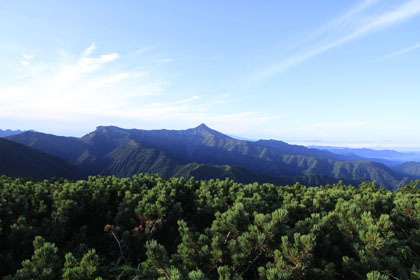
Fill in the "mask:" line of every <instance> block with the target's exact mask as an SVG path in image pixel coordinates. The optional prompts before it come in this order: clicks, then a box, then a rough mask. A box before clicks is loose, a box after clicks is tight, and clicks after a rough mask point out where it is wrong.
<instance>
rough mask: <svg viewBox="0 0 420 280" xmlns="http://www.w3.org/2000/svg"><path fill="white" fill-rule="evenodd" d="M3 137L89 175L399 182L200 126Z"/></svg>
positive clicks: (315, 153)
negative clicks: (228, 176)
mask: <svg viewBox="0 0 420 280" xmlns="http://www.w3.org/2000/svg"><path fill="white" fill-rule="evenodd" d="M8 139H10V140H12V141H16V142H18V143H21V144H24V145H27V146H29V147H32V148H35V149H38V150H40V151H43V152H46V153H49V154H52V155H55V156H58V157H60V158H62V159H64V160H66V161H67V162H69V163H71V164H74V165H76V166H77V167H79V168H80V169H81V170H83V171H84V172H85V174H91V175H94V174H103V175H117V176H130V175H133V174H136V173H140V172H147V173H159V174H161V175H163V176H165V177H170V176H184V177H189V176H196V177H201V178H207V177H206V176H207V175H208V174H214V176H215V178H220V177H224V176H225V174H226V176H227V174H229V175H230V176H236V178H242V181H259V182H273V181H276V180H283V181H284V180H286V179H285V178H286V177H288V178H289V179H292V180H296V178H301V180H302V181H304V180H309V179H308V178H310V177H311V176H312V180H313V178H314V177H313V176H318V179H319V180H321V179H320V178H322V180H324V181H328V180H330V181H331V179H333V180H335V181H337V180H338V179H343V180H361V179H364V180H376V181H377V182H378V183H379V184H381V185H384V186H387V187H389V188H393V187H396V186H398V184H399V183H400V182H401V181H402V180H403V179H404V175H402V174H400V173H397V172H395V171H393V170H391V169H390V168H388V167H387V166H385V165H383V164H380V163H375V162H369V161H348V159H349V157H346V156H343V155H337V154H334V153H331V152H329V151H322V150H318V149H309V148H306V147H304V146H298V145H289V144H287V143H285V142H281V141H276V140H259V141H256V142H251V141H244V140H237V139H234V138H232V137H229V136H227V135H225V134H222V133H220V132H218V131H216V130H213V129H211V128H209V127H207V126H206V125H205V124H201V125H200V126H198V127H196V128H191V129H186V130H165V129H162V130H141V129H123V128H119V127H115V126H99V127H97V129H96V130H95V131H93V132H91V133H89V134H87V135H85V136H83V137H81V138H75V137H60V136H55V135H49V134H43V133H38V132H25V133H22V134H19V135H14V136H10V137H8ZM354 158H359V157H357V156H354ZM204 170H206V171H205V172H204ZM206 174H207V175H206ZM308 176H309V177H308ZM303 178H306V179H303ZM326 178H327V179H326ZM234 179H235V178H234ZM239 181H240V180H239Z"/></svg>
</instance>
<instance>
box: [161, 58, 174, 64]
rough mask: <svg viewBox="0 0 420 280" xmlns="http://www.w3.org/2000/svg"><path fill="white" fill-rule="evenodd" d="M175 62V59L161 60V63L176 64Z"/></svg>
mask: <svg viewBox="0 0 420 280" xmlns="http://www.w3.org/2000/svg"><path fill="white" fill-rule="evenodd" d="M174 61H175V59H173V58H161V59H159V62H160V63H170V62H174Z"/></svg>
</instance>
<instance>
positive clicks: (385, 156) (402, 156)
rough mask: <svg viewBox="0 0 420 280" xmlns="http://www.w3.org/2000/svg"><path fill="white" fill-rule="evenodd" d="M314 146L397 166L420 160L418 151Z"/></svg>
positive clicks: (339, 153)
mask: <svg viewBox="0 0 420 280" xmlns="http://www.w3.org/2000/svg"><path fill="white" fill-rule="evenodd" d="M311 147H312V148H316V149H322V150H325V151H329V152H331V153H334V154H338V155H344V156H352V155H353V156H359V157H362V158H365V159H368V160H373V161H377V162H382V163H384V164H386V165H388V166H395V165H398V164H400V163H402V162H407V161H418V162H420V153H418V152H407V153H403V152H397V151H394V150H373V149H366V148H362V149H354V148H341V147H330V146H311Z"/></svg>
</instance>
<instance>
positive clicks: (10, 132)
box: [0, 129, 24, 138]
mask: <svg viewBox="0 0 420 280" xmlns="http://www.w3.org/2000/svg"><path fill="white" fill-rule="evenodd" d="M22 132H24V131H23V130H19V129H18V130H11V129H6V130H1V129H0V138H1V137H7V136H10V135H16V134H20V133H22Z"/></svg>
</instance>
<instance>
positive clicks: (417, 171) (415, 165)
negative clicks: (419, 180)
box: [393, 161, 420, 177]
mask: <svg viewBox="0 0 420 280" xmlns="http://www.w3.org/2000/svg"><path fill="white" fill-rule="evenodd" d="M393 169H394V170H395V171H397V172H400V173H402V174H405V175H411V176H416V177H419V176H420V162H414V161H410V162H405V163H402V164H400V165H397V166H395V167H393Z"/></svg>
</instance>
